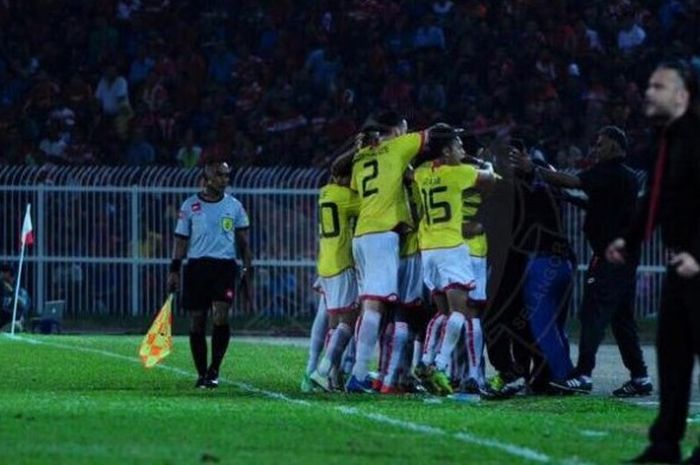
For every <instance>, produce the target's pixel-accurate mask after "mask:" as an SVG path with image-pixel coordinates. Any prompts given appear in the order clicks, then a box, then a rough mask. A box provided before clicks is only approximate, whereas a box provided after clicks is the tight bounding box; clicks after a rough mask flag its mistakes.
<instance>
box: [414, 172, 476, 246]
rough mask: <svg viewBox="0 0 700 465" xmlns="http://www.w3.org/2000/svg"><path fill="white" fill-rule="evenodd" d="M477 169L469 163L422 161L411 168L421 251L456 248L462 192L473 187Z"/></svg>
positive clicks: (460, 219)
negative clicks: (420, 213)
mask: <svg viewBox="0 0 700 465" xmlns="http://www.w3.org/2000/svg"><path fill="white" fill-rule="evenodd" d="M477 177H478V171H477V169H476V168H475V167H473V166H470V165H446V164H444V163H441V162H440V161H431V162H426V163H423V164H422V165H421V166H419V167H418V169H416V171H415V175H414V178H415V181H416V185H417V186H418V189H419V190H420V194H421V204H422V211H423V216H422V217H421V220H420V226H419V228H418V240H419V242H420V248H421V250H429V249H439V248H449V247H457V246H458V245H460V244H463V243H464V238H463V237H462V215H461V212H462V203H463V202H462V199H463V192H464V191H465V190H466V189H469V188H470V187H474V185H475V184H476V179H477Z"/></svg>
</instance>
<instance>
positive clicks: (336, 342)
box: [316, 323, 352, 376]
mask: <svg viewBox="0 0 700 465" xmlns="http://www.w3.org/2000/svg"><path fill="white" fill-rule="evenodd" d="M351 336H352V331H351V330H350V326H348V325H347V324H346V323H340V324H338V327H337V328H335V330H334V331H333V335H332V336H331V339H330V341H329V342H328V347H326V352H325V354H324V355H323V358H322V359H321V362H320V363H319V364H318V368H317V369H316V371H318V373H319V374H320V375H321V376H328V374H329V373H330V371H331V367H337V366H338V365H339V364H340V357H341V356H342V355H343V351H344V350H345V346H346V345H347V343H348V341H349V340H350V337H351Z"/></svg>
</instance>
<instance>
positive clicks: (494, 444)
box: [3, 333, 592, 465]
mask: <svg viewBox="0 0 700 465" xmlns="http://www.w3.org/2000/svg"><path fill="white" fill-rule="evenodd" d="M3 334H4V333H3ZM8 337H10V336H9V335H8ZM12 339H13V340H17V341H20V342H25V343H29V344H41V345H47V346H51V347H56V348H59V349H66V350H74V351H78V352H87V353H93V354H98V355H103V356H105V357H111V358H116V359H119V360H124V361H128V362H132V363H140V361H139V360H138V358H136V357H135V356H134V357H127V356H126V355H121V354H117V353H115V352H109V351H106V350H100V349H91V348H88V347H76V346H72V345H69V344H60V343H56V342H47V341H40V340H37V339H31V338H27V337H22V336H16V335H15V336H13V337H12ZM156 367H157V368H159V369H161V370H166V371H170V372H172V373H176V374H178V375H181V376H186V377H188V378H192V379H194V378H195V375H194V373H192V372H190V371H187V370H183V369H181V368H176V367H171V366H168V365H156ZM220 381H221V382H223V383H226V384H230V385H232V386H235V387H237V388H239V389H241V390H243V391H247V392H251V393H255V394H260V395H262V396H265V397H269V398H271V399H275V400H282V401H284V402H288V403H291V404H295V405H303V406H305V407H319V406H320V405H319V404H318V403H314V402H309V401H306V400H303V399H295V398H293V397H289V396H287V395H285V394H282V393H281V392H274V391H267V390H265V389H260V388H257V387H255V386H253V385H250V384H247V383H241V382H237V381H230V380H227V379H224V378H220ZM332 408H333V410H337V411H338V412H341V413H343V414H346V415H353V416H359V417H363V418H367V419H369V420H373V421H375V422H377V423H383V424H387V425H392V426H396V427H399V428H402V429H406V430H409V431H415V432H420V433H425V434H432V435H435V436H446V437H450V438H452V439H456V440H458V441H461V442H464V443H468V444H475V445H478V446H482V447H488V448H491V449H497V450H500V451H503V452H506V453H507V454H510V455H514V456H516V457H519V458H522V459H526V460H531V461H533V462H539V463H557V462H558V463H560V464H562V465H569V464H572V465H573V464H575V465H592V464H591V463H590V462H581V461H578V459H576V458H569V459H563V460H561V461H555V459H553V458H552V457H550V456H549V455H547V454H545V453H544V452H539V451H536V450H533V449H530V448H527V447H521V446H516V445H514V444H508V443H504V442H501V441H497V440H495V439H486V438H480V437H478V436H474V435H472V434H470V433H467V432H458V433H452V432H449V431H446V430H444V429H442V428H439V427H436V426H431V425H426V424H421V423H414V422H411V421H406V420H400V419H398V418H392V417H389V416H386V415H383V414H380V413H369V412H363V411H361V410H358V409H357V408H355V407H348V406H343V405H336V406H333V407H332Z"/></svg>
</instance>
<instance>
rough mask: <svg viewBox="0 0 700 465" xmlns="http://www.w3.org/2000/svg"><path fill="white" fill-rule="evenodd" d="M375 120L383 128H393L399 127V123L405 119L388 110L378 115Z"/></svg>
mask: <svg viewBox="0 0 700 465" xmlns="http://www.w3.org/2000/svg"><path fill="white" fill-rule="evenodd" d="M375 119H376V121H377V123H378V124H380V125H381V126H384V127H385V128H394V127H396V126H398V125H400V124H401V121H403V120H404V119H405V118H404V117H403V116H401V115H400V114H399V113H397V112H395V111H393V110H389V111H384V112H381V113H379V114H378V115H377V116H376V118H375Z"/></svg>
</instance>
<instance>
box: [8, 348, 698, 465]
mask: <svg viewBox="0 0 700 465" xmlns="http://www.w3.org/2000/svg"><path fill="white" fill-rule="evenodd" d="M31 341H37V342H38V343H31ZM139 342H140V338H139V337H131V336H128V337H126V336H89V337H88V336H34V335H32V336H22V339H19V340H15V339H11V338H9V337H0V464H52V465H53V464H71V465H73V464H99V465H109V464H120V465H121V464H148V465H165V464H196V463H222V464H229V463H230V464H243V463H252V464H256V465H258V464H267V463H270V464H284V463H304V464H324V465H328V464H333V463H342V464H367V463H372V464H384V463H401V464H407V465H409V464H420V465H425V464H431V463H459V464H472V463H474V464H520V463H523V464H530V463H533V464H536V463H557V464H569V465H573V464H584V463H585V464H611V463H619V462H620V460H621V459H624V458H629V457H631V456H632V455H634V454H636V453H638V452H639V451H640V450H641V448H642V447H643V446H644V444H645V441H646V440H645V435H646V428H647V426H648V424H649V422H650V421H651V419H652V418H653V414H654V411H653V410H649V409H645V408H641V407H637V406H634V405H630V404H627V403H623V402H619V401H615V400H611V399H605V398H600V397H583V396H581V397H568V398H519V399H514V400H511V401H507V402H483V401H482V402H472V403H464V402H458V401H454V400H449V399H434V398H429V399H425V398H412V397H386V396H350V395H330V394H329V395H303V394H301V393H299V391H298V385H299V379H300V376H301V373H302V371H303V367H304V363H305V357H306V350H305V349H302V348H298V347H291V346H274V345H266V344H253V343H249V342H237V341H236V340H235V339H234V340H233V342H232V344H231V346H230V349H229V354H228V357H227V360H226V361H225V364H224V367H223V369H222V376H223V378H224V381H223V383H222V386H221V387H220V388H219V389H218V390H215V391H201V390H195V389H194V388H193V383H194V378H195V377H194V371H193V368H192V365H191V361H190V355H189V346H188V343H187V340H186V339H185V338H177V339H176V342H175V351H174V353H173V354H172V355H171V356H170V357H169V358H168V359H166V361H165V364H164V365H163V366H161V367H158V368H155V369H152V370H145V369H143V368H142V367H141V366H140V364H139V363H138V360H137V357H136V352H137V346H138V344H139ZM695 432H696V431H691V434H694V433H695ZM691 439H692V438H691ZM691 442H692V441H689V443H688V447H690V446H691V444H690V443H691Z"/></svg>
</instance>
